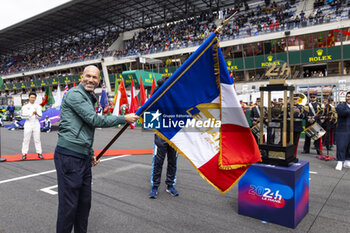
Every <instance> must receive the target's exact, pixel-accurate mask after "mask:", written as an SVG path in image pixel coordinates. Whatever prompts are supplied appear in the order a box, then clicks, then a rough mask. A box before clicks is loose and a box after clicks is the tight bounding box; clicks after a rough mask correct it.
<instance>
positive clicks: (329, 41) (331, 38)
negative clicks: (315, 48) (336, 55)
mask: <svg viewBox="0 0 350 233" xmlns="http://www.w3.org/2000/svg"><path fill="white" fill-rule="evenodd" d="M334 41H335V38H334V33H333V31H332V30H330V31H329V32H328V37H327V46H328V47H332V46H334Z"/></svg>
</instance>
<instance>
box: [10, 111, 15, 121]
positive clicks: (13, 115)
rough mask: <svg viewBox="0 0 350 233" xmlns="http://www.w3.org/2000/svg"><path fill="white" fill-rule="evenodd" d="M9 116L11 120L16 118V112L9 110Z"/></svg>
mask: <svg viewBox="0 0 350 233" xmlns="http://www.w3.org/2000/svg"><path fill="white" fill-rule="evenodd" d="M9 118H10V121H12V120H13V118H15V112H9Z"/></svg>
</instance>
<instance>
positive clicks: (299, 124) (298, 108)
mask: <svg viewBox="0 0 350 233" xmlns="http://www.w3.org/2000/svg"><path fill="white" fill-rule="evenodd" d="M298 100H299V95H298V94H296V95H294V110H293V112H294V132H293V144H294V145H295V152H294V156H296V155H297V151H298V145H299V138H300V134H301V132H303V119H304V118H305V113H304V110H303V106H302V105H300V104H298Z"/></svg>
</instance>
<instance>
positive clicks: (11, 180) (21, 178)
mask: <svg viewBox="0 0 350 233" xmlns="http://www.w3.org/2000/svg"><path fill="white" fill-rule="evenodd" d="M127 156H130V155H119V156H115V157H111V158H106V159H101V162H103V161H108V160H112V159H118V158H124V157H127ZM53 172H56V169H54V170H49V171H45V172H39V173H35V174H31V175H27V176H20V177H16V178H12V179H7V180H1V181H0V184H5V183H9V182H13V181H18V180H24V179H28V178H32V177H36V176H41V175H46V174H50V173H53Z"/></svg>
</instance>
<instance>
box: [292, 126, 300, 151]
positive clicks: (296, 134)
mask: <svg viewBox="0 0 350 233" xmlns="http://www.w3.org/2000/svg"><path fill="white" fill-rule="evenodd" d="M300 134H301V132H296V131H294V133H293V145H294V146H295V150H294V151H295V152H294V156H296V155H297V152H298V145H299V138H300Z"/></svg>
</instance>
